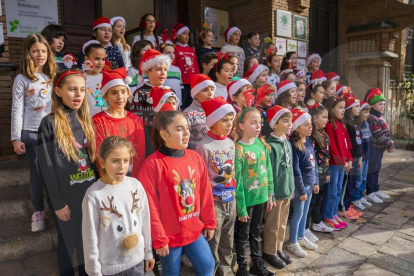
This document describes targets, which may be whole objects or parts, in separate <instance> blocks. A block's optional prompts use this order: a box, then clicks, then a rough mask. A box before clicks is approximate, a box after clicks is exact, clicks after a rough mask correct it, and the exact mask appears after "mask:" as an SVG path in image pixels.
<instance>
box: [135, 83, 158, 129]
mask: <svg viewBox="0 0 414 276" xmlns="http://www.w3.org/2000/svg"><path fill="white" fill-rule="evenodd" d="M151 88H152V85H151V84H149V83H144V84H143V85H142V86H141V87H139V88H137V90H135V91H134V92H133V94H132V102H131V104H130V105H129V111H131V112H132V113H135V114H137V115H138V116H140V117H141V118H142V121H143V122H144V126H145V127H151V126H152V121H153V118H154V114H155V113H154V106H153V105H152V101H151V100H149V99H148V98H149V94H150V92H151Z"/></svg>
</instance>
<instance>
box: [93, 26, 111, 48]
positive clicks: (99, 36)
mask: <svg viewBox="0 0 414 276" xmlns="http://www.w3.org/2000/svg"><path fill="white" fill-rule="evenodd" d="M94 33H95V36H96V40H98V41H99V43H101V44H102V45H104V46H106V45H108V43H109V42H111V38H112V28H111V27H100V28H97V29H96V30H95V32H94Z"/></svg>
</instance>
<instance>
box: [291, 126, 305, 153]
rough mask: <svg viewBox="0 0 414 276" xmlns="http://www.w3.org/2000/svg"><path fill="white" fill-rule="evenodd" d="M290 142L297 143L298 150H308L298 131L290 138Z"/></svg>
mask: <svg viewBox="0 0 414 276" xmlns="http://www.w3.org/2000/svg"><path fill="white" fill-rule="evenodd" d="M290 141H293V142H295V145H294V146H295V147H296V148H298V150H300V151H304V150H305V149H306V147H305V143H304V142H303V140H302V137H300V136H299V132H298V131H297V130H296V129H295V131H293V133H292V135H291V136H290Z"/></svg>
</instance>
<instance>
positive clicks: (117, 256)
mask: <svg viewBox="0 0 414 276" xmlns="http://www.w3.org/2000/svg"><path fill="white" fill-rule="evenodd" d="M134 154H135V151H134V147H133V146H132V145H131V143H130V142H129V141H128V140H127V139H125V138H121V137H118V136H110V137H108V138H106V139H105V140H104V141H103V142H102V144H101V147H100V149H99V156H100V158H99V163H100V164H101V168H102V169H101V175H102V177H101V178H100V179H99V180H98V181H96V182H95V183H94V184H93V185H92V186H91V187H90V188H89V189H88V190H87V191H86V194H85V197H84V199H83V203H82V212H83V214H84V217H83V220H82V234H83V247H84V249H85V270H86V272H87V273H88V274H89V275H101V274H104V275H108V274H110V275H112V274H119V273H123V274H127V275H139V276H144V274H145V271H151V270H152V269H153V267H154V263H155V260H154V258H153V255H152V250H151V227H150V214H149V208H148V199H147V195H146V193H145V190H144V188H143V187H142V185H141V183H140V182H139V181H138V180H136V179H135V178H133V177H128V176H126V174H127V172H128V167H129V161H130V160H131V159H132V158H133V156H134ZM131 195H132V200H131ZM138 241H139V242H138ZM119 245H120V246H119ZM144 260H145V264H144ZM144 266H145V270H144Z"/></svg>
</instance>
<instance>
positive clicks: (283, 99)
mask: <svg viewBox="0 0 414 276" xmlns="http://www.w3.org/2000/svg"><path fill="white" fill-rule="evenodd" d="M290 96H291V93H290V89H289V90H288V91H285V92H283V93H282V94H280V95H279V96H277V98H276V101H275V104H276V105H280V106H283V107H286V108H289V109H292V108H295V107H296V106H297V103H294V104H292V103H291V102H290Z"/></svg>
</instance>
